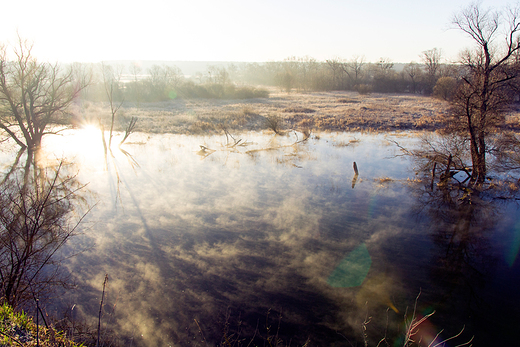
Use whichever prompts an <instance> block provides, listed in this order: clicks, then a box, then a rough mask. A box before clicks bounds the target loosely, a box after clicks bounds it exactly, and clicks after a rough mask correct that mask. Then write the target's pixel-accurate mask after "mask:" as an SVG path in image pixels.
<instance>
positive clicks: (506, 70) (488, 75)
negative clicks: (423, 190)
mask: <svg viewBox="0 0 520 347" xmlns="http://www.w3.org/2000/svg"><path fill="white" fill-rule="evenodd" d="M453 23H454V24H455V26H456V27H457V28H459V29H460V30H462V31H463V32H464V33H466V34H467V35H468V36H469V37H471V38H472V39H473V40H474V41H475V43H476V47H475V49H474V50H466V51H464V52H463V54H462V60H461V64H462V65H463V67H464V74H463V76H462V82H461V84H460V87H459V88H458V90H457V93H456V94H455V96H454V98H453V101H452V113H451V118H450V119H449V121H448V124H449V130H451V131H454V132H458V133H459V134H462V135H463V136H465V137H467V141H468V142H469V145H470V153H471V160H472V164H473V165H472V176H471V180H472V181H473V182H474V183H477V184H480V183H482V182H484V180H485V178H486V173H487V166H486V154H487V153H488V147H487V139H488V136H489V135H490V134H492V132H493V131H494V129H495V128H496V126H499V125H501V124H503V122H504V119H505V115H504V113H505V111H506V110H507V109H508V107H509V105H510V104H511V102H512V100H513V96H514V93H513V92H512V88H514V87H516V83H517V80H518V76H519V69H518V65H517V64H516V61H515V59H514V58H515V53H516V52H518V51H519V49H520V44H519V41H518V33H519V30H520V19H519V10H518V8H517V9H508V10H507V11H504V12H497V11H494V10H491V9H487V10H483V9H482V8H481V6H480V5H479V4H478V3H477V4H472V5H470V6H469V7H467V8H466V9H464V10H463V11H461V12H460V13H459V14H457V15H456V16H455V17H454V19H453ZM500 35H503V40H501V41H499V42H502V43H503V46H500V45H499V44H498V42H497V39H498V38H499V36H500Z"/></svg>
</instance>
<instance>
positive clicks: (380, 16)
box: [0, 0, 515, 63]
mask: <svg viewBox="0 0 520 347" xmlns="http://www.w3.org/2000/svg"><path fill="white" fill-rule="evenodd" d="M469 3H470V1H461V0H430V1H427V0H394V1H381V0H380V1H375V0H365V1H361V0H321V1H308V0H298V1H297V0H261V1H257V0H254V1H248V0H241V1H240V0H183V1H177V0H169V1H163V0H148V1H140V2H134V1H128V2H127V1H112V0H90V1H84V2H79V1H70V0H46V1H41V0H18V1H10V3H9V4H7V5H5V4H4V6H3V10H4V11H3V13H4V16H3V18H2V21H0V41H2V42H4V43H5V42H6V41H9V42H12V41H13V40H14V38H15V37H16V31H17V30H18V32H19V33H20V35H21V36H22V37H24V38H28V39H30V40H32V41H34V44H35V48H34V52H35V53H36V54H37V55H38V57H39V58H40V59H43V60H49V61H60V62H71V61H82V62H99V61H103V60H117V59H125V60H172V61H174V60H197V61H273V60H283V59H284V58H287V57H289V56H297V57H302V56H310V57H313V58H315V59H318V60H325V59H330V58H335V57H339V58H344V59H351V58H352V57H353V56H365V60H366V61H367V62H375V61H377V60H378V59H379V58H380V57H385V58H390V59H391V60H392V61H393V62H396V63H398V62H404V63H407V62H410V61H419V60H420V57H419V55H420V54H421V52H422V51H424V50H428V49H432V48H434V47H437V48H441V49H442V50H443V54H444V57H445V58H446V59H449V60H455V59H457V55H458V53H459V51H460V50H461V49H463V48H465V47H469V46H471V45H472V42H471V41H470V40H469V39H468V38H467V37H466V36H464V34H463V33H462V32H460V31H458V30H454V29H450V28H451V24H450V23H451V18H452V17H453V15H454V14H455V13H456V12H458V11H460V9H461V8H463V7H466V6H467V5H468V4H469ZM482 4H483V6H484V7H488V6H494V7H496V8H503V7H504V6H506V5H507V4H511V5H514V4H515V2H512V1H506V0H493V1H490V0H484V1H482ZM5 14H7V15H5Z"/></svg>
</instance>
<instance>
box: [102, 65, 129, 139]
mask: <svg viewBox="0 0 520 347" xmlns="http://www.w3.org/2000/svg"><path fill="white" fill-rule="evenodd" d="M101 72H102V73H103V85H104V87H105V93H106V95H107V98H108V102H109V104H110V113H111V115H112V118H111V122H110V135H109V138H108V147H109V148H110V147H111V145H112V133H113V131H114V123H115V120H116V113H117V111H119V109H120V108H121V106H123V102H124V99H122V98H121V101H120V102H119V103H117V104H115V98H116V97H115V93H116V92H117V90H118V89H119V83H120V81H121V76H122V75H123V66H116V67H115V68H114V67H112V66H111V65H105V63H101Z"/></svg>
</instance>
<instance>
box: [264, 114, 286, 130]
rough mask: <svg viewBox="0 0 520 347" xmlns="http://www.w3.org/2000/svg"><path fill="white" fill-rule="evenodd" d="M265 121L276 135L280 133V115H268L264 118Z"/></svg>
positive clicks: (281, 121)
mask: <svg viewBox="0 0 520 347" xmlns="http://www.w3.org/2000/svg"><path fill="white" fill-rule="evenodd" d="M265 123H266V126H267V128H268V129H271V130H272V131H274V132H275V134H277V135H281V134H282V129H281V128H282V123H283V120H282V117H280V116H277V115H270V116H267V117H266V118H265Z"/></svg>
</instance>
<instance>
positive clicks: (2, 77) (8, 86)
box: [0, 38, 90, 149]
mask: <svg viewBox="0 0 520 347" xmlns="http://www.w3.org/2000/svg"><path fill="white" fill-rule="evenodd" d="M32 48H33V46H32V44H30V43H29V42H28V41H26V40H23V39H21V38H19V39H18V45H17V46H15V47H8V46H7V45H0V128H1V129H3V130H4V131H5V132H6V133H7V134H8V135H9V136H10V137H11V138H12V139H13V140H14V141H15V142H16V143H17V144H18V145H20V146H21V147H23V148H25V147H29V148H30V149H35V148H38V147H40V145H41V141H42V137H43V136H44V135H45V134H49V133H53V132H52V131H51V130H49V125H50V124H52V123H60V124H63V123H67V122H68V120H69V114H68V112H67V110H68V108H69V106H70V105H71V104H72V102H73V101H74V100H75V99H76V97H77V96H79V93H80V92H81V90H83V89H84V88H85V87H86V86H87V85H88V84H89V83H90V76H88V75H78V74H75V73H74V70H73V67H74V66H72V67H71V68H69V69H63V68H61V67H60V66H59V65H58V64H48V63H41V62H38V61H37V60H36V58H35V57H34V56H33V55H32ZM10 52H12V53H13V58H14V59H12V60H11V59H10V57H9V56H10V54H9V53H10Z"/></svg>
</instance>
